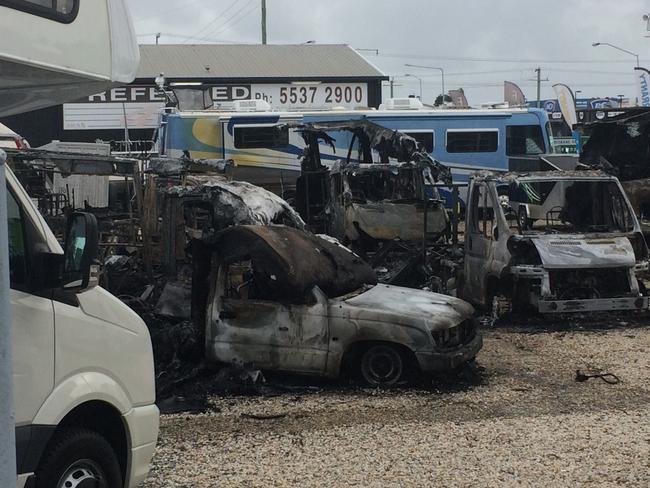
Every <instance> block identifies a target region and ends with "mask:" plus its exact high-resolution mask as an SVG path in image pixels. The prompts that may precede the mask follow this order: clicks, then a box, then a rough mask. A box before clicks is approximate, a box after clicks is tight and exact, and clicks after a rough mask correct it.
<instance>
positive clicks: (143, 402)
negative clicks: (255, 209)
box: [0, 156, 158, 488]
mask: <svg viewBox="0 0 650 488" xmlns="http://www.w3.org/2000/svg"><path fill="white" fill-rule="evenodd" d="M0 157H2V156H0ZM6 177H7V215H8V237H9V257H10V266H9V268H10V282H11V305H12V314H13V325H14V326H13V355H14V385H15V387H14V388H15V389H14V403H15V412H16V454H17V468H18V487H22V486H35V487H56V488H65V487H74V486H81V481H84V480H88V481H91V480H92V481H95V482H96V484H90V483H89V486H106V487H108V488H113V487H115V488H117V487H122V486H127V487H133V486H137V485H138V484H139V483H140V482H141V481H143V480H144V478H145V477H146V475H147V473H148V470H149V463H150V461H151V457H152V455H153V452H154V448H155V445H156V439H157V435H158V409H157V407H156V405H155V404H154V401H155V386H154V380H153V378H154V369H153V368H154V366H153V353H152V348H151V339H150V336H149V331H148V329H147V327H146V325H145V323H144V322H143V321H142V319H140V317H138V316H137V315H136V314H135V313H134V312H133V311H132V310H131V309H129V308H128V307H127V306H126V305H124V304H123V303H122V302H121V301H119V300H118V299H117V298H115V297H113V296H112V295H110V294H109V293H108V292H106V291H105V290H103V289H102V288H100V287H98V286H96V281H97V275H96V270H95V266H94V264H93V263H94V257H95V255H96V253H97V223H96V221H95V218H94V216H92V215H90V214H84V213H75V214H72V215H71V216H70V217H69V219H68V226H67V229H68V232H67V239H66V244H65V252H64V251H63V250H62V249H61V246H59V244H58V242H57V240H56V238H55V237H54V235H53V234H52V232H51V231H50V229H49V228H48V227H47V225H46V224H45V221H44V220H43V218H42V217H41V216H40V214H39V213H38V211H37V210H36V209H35V207H34V206H33V204H32V201H31V199H30V198H29V196H28V195H27V193H26V192H25V190H24V189H23V188H22V187H21V185H20V184H19V183H18V181H17V180H16V177H15V176H14V175H13V173H12V172H11V170H9V168H6ZM84 486H85V485H84Z"/></svg>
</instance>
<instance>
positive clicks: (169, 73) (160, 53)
mask: <svg viewBox="0 0 650 488" xmlns="http://www.w3.org/2000/svg"><path fill="white" fill-rule="evenodd" d="M160 73H164V74H165V77H167V78H168V79H169V78H221V79H222V78H240V79H241V78H249V79H251V78H302V79H306V80H311V79H315V78H377V79H382V80H387V79H388V77H387V76H386V75H384V74H383V73H382V72H381V71H379V70H378V69H377V68H376V67H374V66H373V65H372V64H370V63H369V62H368V61H366V60H365V58H364V57H363V56H361V55H360V54H359V53H358V52H357V51H355V50H354V49H353V48H352V47H350V46H348V45H345V44H287V45H271V44H266V45H260V44H228V45H225V44H223V45H222V44H219V45H217V44H161V45H157V46H156V45H141V46H140V67H139V69H138V74H137V78H155V77H156V76H158V74H160Z"/></svg>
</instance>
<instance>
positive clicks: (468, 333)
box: [431, 319, 477, 349]
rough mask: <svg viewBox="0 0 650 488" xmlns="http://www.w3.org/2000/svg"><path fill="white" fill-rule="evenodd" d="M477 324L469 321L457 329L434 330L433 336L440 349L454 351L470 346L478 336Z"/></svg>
mask: <svg viewBox="0 0 650 488" xmlns="http://www.w3.org/2000/svg"><path fill="white" fill-rule="evenodd" d="M476 329H477V322H476V321H475V320H474V319H468V320H465V321H463V322H461V323H460V324H458V325H457V326H455V327H451V328H449V329H444V330H433V331H431V335H432V336H433V340H434V342H435V343H436V346H437V347H438V348H439V349H454V348H457V347H459V346H462V345H464V344H468V343H469V342H471V341H472V339H474V337H475V336H476Z"/></svg>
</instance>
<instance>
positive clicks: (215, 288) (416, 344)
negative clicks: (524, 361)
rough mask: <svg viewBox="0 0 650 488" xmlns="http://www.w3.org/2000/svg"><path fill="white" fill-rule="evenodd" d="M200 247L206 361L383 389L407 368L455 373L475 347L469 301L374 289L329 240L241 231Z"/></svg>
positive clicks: (477, 339) (268, 230)
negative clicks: (348, 377)
mask: <svg viewBox="0 0 650 488" xmlns="http://www.w3.org/2000/svg"><path fill="white" fill-rule="evenodd" d="M205 245H206V248H207V249H209V250H210V264H209V266H211V267H212V270H213V272H212V274H211V276H210V278H209V282H210V290H211V291H210V295H209V298H208V300H207V306H206V310H207V314H206V316H205V317H204V321H205V322H204V323H205V326H206V329H205V330H206V338H205V344H206V355H207V358H208V359H209V360H213V361H218V362H225V363H231V364H240V365H248V366H253V367H256V368H259V369H262V370H279V371H287V372H293V373H301V374H308V375H316V376H322V377H332V378H335V377H338V376H339V375H340V374H341V373H342V372H343V371H350V372H353V373H356V374H357V375H358V376H359V377H360V379H361V380H362V381H364V382H365V383H367V384H370V385H374V386H379V385H382V386H389V385H394V384H397V383H399V382H403V381H405V380H407V379H408V377H409V374H410V373H412V372H413V371H417V370H419V371H421V372H424V373H433V372H436V371H442V370H450V369H455V368H458V367H460V366H462V365H463V364H464V363H466V362H467V361H470V360H472V359H473V358H474V357H475V356H476V354H477V353H478V351H479V350H480V348H481V346H482V338H481V335H480V333H479V331H478V328H477V322H476V321H475V319H474V318H473V312H474V309H473V307H472V306H471V305H470V304H468V303H466V302H464V301H463V300H460V299H458V298H453V297H449V296H445V295H439V294H435V293H431V292H425V291H420V290H413V289H407V288H401V287H396V286H389V285H377V278H376V276H375V273H374V272H373V270H372V269H371V268H370V267H369V266H368V265H367V264H366V263H364V262H363V261H362V260H361V259H360V258H359V257H358V256H357V255H355V254H353V253H352V252H351V251H349V250H348V249H347V248H345V247H344V246H342V245H341V244H339V243H338V242H337V241H336V240H334V239H332V238H331V237H327V236H318V235H315V234H311V233H309V232H306V231H303V230H300V229H295V228H290V227H286V226H274V225H272V226H250V225H245V226H235V227H231V228H229V229H226V230H225V231H223V232H221V233H219V234H218V235H216V236H214V238H213V239H211V240H210V242H206V243H205ZM205 256H207V254H205ZM206 265H207V262H206V263H204V264H203V266H206Z"/></svg>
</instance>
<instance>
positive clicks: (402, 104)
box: [382, 97, 424, 110]
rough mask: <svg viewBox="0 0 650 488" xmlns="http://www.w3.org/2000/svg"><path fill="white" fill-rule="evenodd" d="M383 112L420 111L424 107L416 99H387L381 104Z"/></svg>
mask: <svg viewBox="0 0 650 488" xmlns="http://www.w3.org/2000/svg"><path fill="white" fill-rule="evenodd" d="M382 106H383V109H384V110H420V109H422V107H424V105H422V102H421V101H420V100H418V99H417V98H412V97H410V98H389V99H388V100H386V103H384V104H382Z"/></svg>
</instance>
